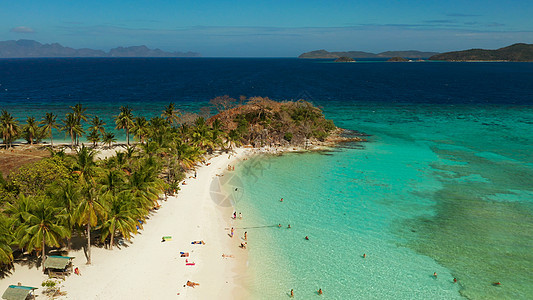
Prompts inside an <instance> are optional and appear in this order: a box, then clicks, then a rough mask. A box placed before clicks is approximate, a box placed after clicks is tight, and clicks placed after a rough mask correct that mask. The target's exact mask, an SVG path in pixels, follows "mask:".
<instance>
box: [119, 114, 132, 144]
mask: <svg viewBox="0 0 533 300" xmlns="http://www.w3.org/2000/svg"><path fill="white" fill-rule="evenodd" d="M115 124H116V125H117V127H115V128H116V129H124V130H126V138H127V140H128V145H129V144H130V128H132V127H133V126H134V124H133V114H132V113H131V108H129V107H127V106H121V107H120V114H118V116H115Z"/></svg>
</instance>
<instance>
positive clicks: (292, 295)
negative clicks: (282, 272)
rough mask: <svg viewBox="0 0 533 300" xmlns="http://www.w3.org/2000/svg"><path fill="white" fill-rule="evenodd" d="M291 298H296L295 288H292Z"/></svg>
mask: <svg viewBox="0 0 533 300" xmlns="http://www.w3.org/2000/svg"><path fill="white" fill-rule="evenodd" d="M291 298H294V290H293V289H291Z"/></svg>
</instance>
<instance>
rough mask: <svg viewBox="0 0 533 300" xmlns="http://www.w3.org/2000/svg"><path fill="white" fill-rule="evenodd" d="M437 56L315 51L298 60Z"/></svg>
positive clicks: (426, 56) (432, 54)
mask: <svg viewBox="0 0 533 300" xmlns="http://www.w3.org/2000/svg"><path fill="white" fill-rule="evenodd" d="M436 54H438V52H422V51H417V50H408V51H386V52H381V53H378V54H375V53H370V52H363V51H347V52H329V51H326V50H315V51H311V52H306V53H303V54H301V55H300V56H298V58H313V59H317V58H331V59H337V58H339V57H343V56H344V57H350V58H388V57H405V58H428V57H431V56H434V55H436Z"/></svg>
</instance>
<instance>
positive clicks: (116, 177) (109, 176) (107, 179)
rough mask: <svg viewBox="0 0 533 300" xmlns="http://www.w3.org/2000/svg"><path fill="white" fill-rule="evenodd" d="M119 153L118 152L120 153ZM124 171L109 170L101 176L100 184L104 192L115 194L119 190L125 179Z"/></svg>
mask: <svg viewBox="0 0 533 300" xmlns="http://www.w3.org/2000/svg"><path fill="white" fill-rule="evenodd" d="M118 154H119V153H117V155H118ZM120 154H122V153H120ZM122 174H123V172H122V171H119V170H107V171H106V173H105V174H104V175H103V176H102V177H100V178H99V186H100V191H101V193H102V194H111V195H113V196H114V195H115V194H116V193H117V192H118V191H119V190H120V187H121V186H122V184H123V183H124V179H123V176H122Z"/></svg>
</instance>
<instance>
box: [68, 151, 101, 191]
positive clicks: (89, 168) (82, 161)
mask: <svg viewBox="0 0 533 300" xmlns="http://www.w3.org/2000/svg"><path fill="white" fill-rule="evenodd" d="M96 154H98V152H97V151H95V150H92V149H89V148H87V147H85V145H83V144H82V146H81V148H80V149H79V150H77V151H76V155H75V156H74V157H73V158H74V165H73V170H74V173H76V174H78V175H79V180H80V183H81V184H85V183H87V182H91V181H92V179H93V177H94V176H95V175H96V173H97V171H98V167H97V166H96V162H95V161H94V159H95V157H96Z"/></svg>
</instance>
